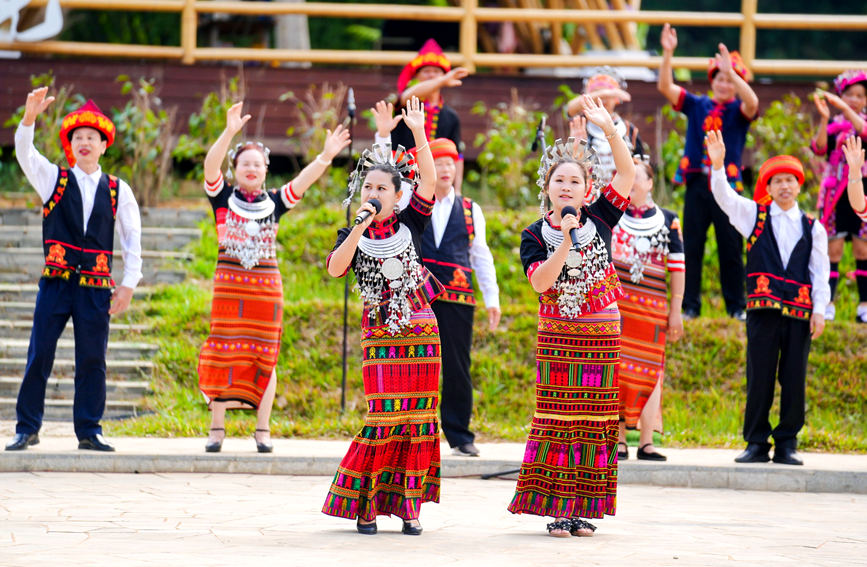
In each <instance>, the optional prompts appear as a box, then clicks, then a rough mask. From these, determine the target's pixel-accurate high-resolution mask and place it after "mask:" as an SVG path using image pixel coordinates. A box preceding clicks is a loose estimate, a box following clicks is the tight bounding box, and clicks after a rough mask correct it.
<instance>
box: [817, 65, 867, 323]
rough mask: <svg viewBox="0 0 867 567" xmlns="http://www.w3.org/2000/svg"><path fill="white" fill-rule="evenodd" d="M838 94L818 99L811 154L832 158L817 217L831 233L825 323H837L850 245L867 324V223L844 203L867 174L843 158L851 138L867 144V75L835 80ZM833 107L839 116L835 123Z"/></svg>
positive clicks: (861, 316)
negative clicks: (836, 303)
mask: <svg viewBox="0 0 867 567" xmlns="http://www.w3.org/2000/svg"><path fill="white" fill-rule="evenodd" d="M834 90H835V91H837V94H832V93H828V92H823V91H819V92H818V93H816V96H815V97H814V99H813V100H814V102H815V103H816V108H817V109H818V110H819V116H820V117H821V120H820V122H819V128H818V131H817V132H816V137H815V138H814V139H813V142H812V143H811V144H810V148H811V149H812V150H813V153H815V154H816V155H818V156H828V165H827V167H826V168H825V174H824V178H823V179H822V186H821V188H820V189H819V202H818V207H817V209H818V213H819V219H820V220H821V222H822V225H823V226H824V227H825V230H827V231H828V257H829V258H830V261H831V279H830V280H829V283H830V286H831V301H832V303H829V304H828V308H827V311H826V312H825V319H826V320H829V321H832V320H833V319H834V317H835V315H836V310H835V308H834V303H833V300H834V294H835V293H836V291H837V282H838V280H839V279H840V273H839V265H840V260H841V259H842V258H843V248H844V245H845V244H846V241H847V240H851V241H852V254H853V255H854V256H855V281H856V283H857V285H858V301H859V304H858V307H857V310H856V315H855V321H857V322H858V323H867V222H865V221H864V219H862V218H859V217H858V215H856V214H855V212H854V211H853V210H852V206H851V205H850V203H849V200H848V199H844V198H842V197H843V194H844V193H846V187H847V186H848V185H850V184H852V183H854V179H856V178H857V179H862V178H864V177H867V168H864V167H863V166H862V168H860V169H859V170H857V171H852V170H851V169H850V168H849V167H848V164H847V161H846V159H845V157H844V156H843V141H844V140H846V139H847V138H849V137H850V136H853V135H855V136H858V137H859V138H861V139H863V140H867V114H865V112H864V111H865V107H867V71H864V70H853V71H846V72H844V73H841V74H840V75H839V76H837V78H836V79H834ZM828 103H830V104H831V106H834V107H835V108H836V109H838V110H839V111H840V114H838V115H837V116H835V117H834V119H833V120H831V111H830V109H829V107H828Z"/></svg>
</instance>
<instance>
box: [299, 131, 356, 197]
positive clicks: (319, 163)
mask: <svg viewBox="0 0 867 567" xmlns="http://www.w3.org/2000/svg"><path fill="white" fill-rule="evenodd" d="M326 132H327V133H328V135H327V136H326V137H325V144H324V145H323V146H322V151H321V152H320V153H319V155H317V156H316V159H314V160H313V161H311V162H310V163H308V164H307V167H305V168H304V169H302V170H301V171H300V172H298V175H296V176H295V179H293V180H292V181H291V182H290V184H291V186H292V193H294V194H295V196H296V197H299V198H300V197H301V195H303V194H304V192H305V191H307V189H309V188H310V186H311V185H313V183H315V182H316V180H317V179H319V178H320V177H321V176H322V174H323V173H325V172H326V171H327V170H328V166H330V165H331V160H333V159H334V156H336V155H337V154H339V153H340V152H342V151H343V148H345V147H346V146H348V145H349V143H350V139H349V130H348V129H346V128H344V127H343V125H342V124H338V125H337V128H335V129H334V132H332V131H331V130H326Z"/></svg>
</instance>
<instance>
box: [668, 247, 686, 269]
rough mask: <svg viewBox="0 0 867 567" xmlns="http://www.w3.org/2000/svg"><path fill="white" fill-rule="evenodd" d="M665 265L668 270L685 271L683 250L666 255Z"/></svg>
mask: <svg viewBox="0 0 867 567" xmlns="http://www.w3.org/2000/svg"><path fill="white" fill-rule="evenodd" d="M666 267H667V268H668V271H669V272H684V271H686V255H685V254H684V253H683V252H672V253H671V254H669V255H668V261H667V262H666Z"/></svg>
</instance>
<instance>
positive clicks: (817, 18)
mask: <svg viewBox="0 0 867 567" xmlns="http://www.w3.org/2000/svg"><path fill="white" fill-rule="evenodd" d="M754 20H755V22H756V27H757V28H760V29H798V30H848V31H851V30H854V31H859V30H867V16H856V15H843V14H841V15H837V16H828V15H822V14H756V15H755V18H754Z"/></svg>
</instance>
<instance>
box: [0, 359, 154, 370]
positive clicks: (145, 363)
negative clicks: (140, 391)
mask: <svg viewBox="0 0 867 567" xmlns="http://www.w3.org/2000/svg"><path fill="white" fill-rule="evenodd" d="M105 364H106V367H107V368H108V369H118V368H133V369H139V368H141V369H145V368H147V369H151V370H152V369H153V368H154V363H153V362H151V361H150V360H111V359H109V360H106V361H105ZM3 365H9V366H11V365H16V366H26V365H27V359H26V358H0V366H3ZM58 366H60V367H72V366H75V361H74V360H72V359H71V358H57V359H55V360H54V367H55V368H57V367H58Z"/></svg>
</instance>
